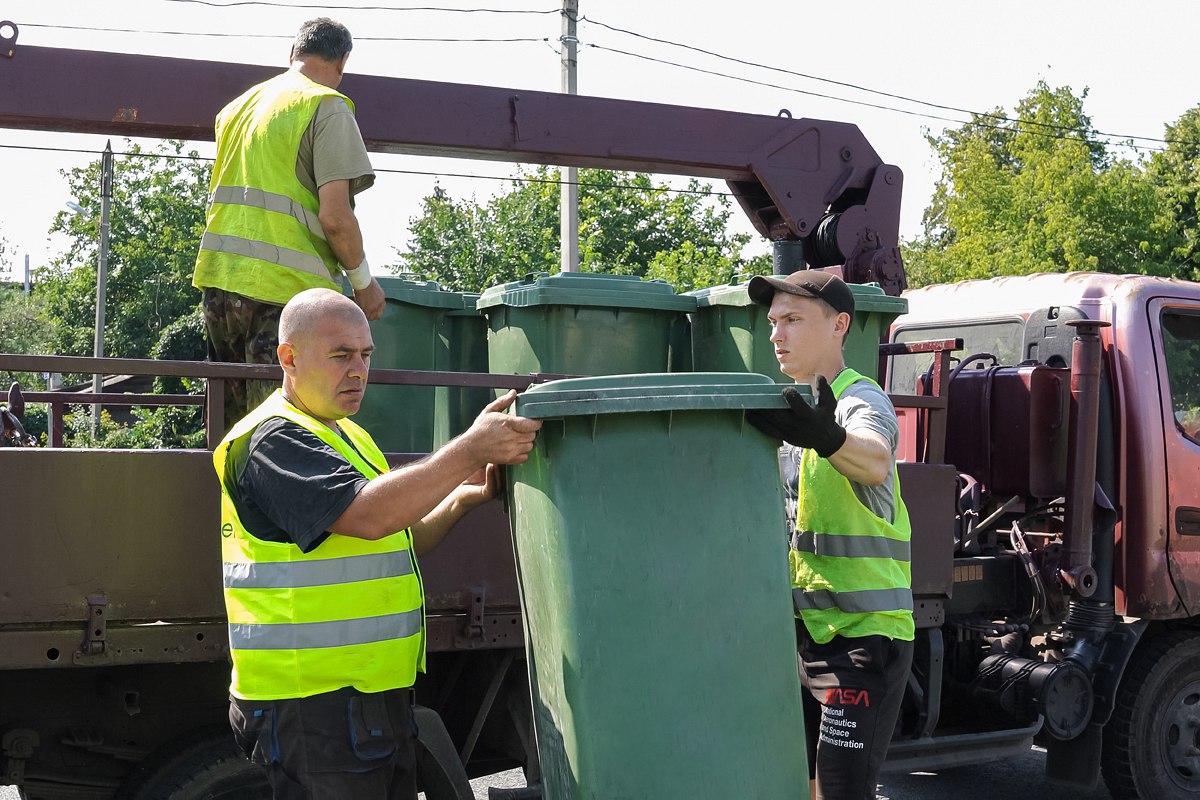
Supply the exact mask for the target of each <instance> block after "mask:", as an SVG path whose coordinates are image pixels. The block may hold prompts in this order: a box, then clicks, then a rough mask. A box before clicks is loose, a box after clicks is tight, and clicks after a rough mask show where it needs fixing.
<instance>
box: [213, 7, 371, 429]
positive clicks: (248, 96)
mask: <svg viewBox="0 0 1200 800" xmlns="http://www.w3.org/2000/svg"><path fill="white" fill-rule="evenodd" d="M352 46H353V43H352V42H351V39H350V31H348V30H347V29H346V27H345V26H344V25H342V24H340V23H338V22H334V21H333V20H331V19H327V18H325V17H321V18H318V19H313V20H309V21H308V22H305V23H304V24H303V25H302V26H301V27H300V32H299V33H297V34H296V40H295V43H294V44H293V45H292V51H291V56H290V57H289V63H290V65H291V66H290V68H289V69H288V70H287V72H284V73H283V74H281V75H277V76H276V77H274V78H271V79H270V80H268V81H265V82H264V83H260V84H258V85H257V86H252V87H250V89H248V90H247V91H246V92H245V93H243V94H242V95H241V96H240V97H238V98H236V99H234V100H233V101H232V102H230V103H229V104H228V105H227V106H225V108H223V109H221V112H220V114H218V115H217V122H216V138H217V160H216V164H215V165H214V167H213V172H212V180H211V182H210V184H209V199H208V212H207V218H206V224H205V230H204V235H203V237H202V238H201V240H200V252H199V254H198V255H197V257H196V269H195V273H194V274H193V277H192V284H193V285H194V286H195V287H196V288H197V289H200V290H201V291H203V293H204V297H203V299H202V301H201V302H202V306H203V310H204V323H205V327H206V328H207V329H208V341H209V357H210V359H211V360H213V361H232V362H235V363H246V364H274V363H278V362H277V361H276V356H275V349H276V346H277V344H278V330H279V314H280V312H281V311H282V309H283V305H284V304H285V303H287V301H288V300H290V299H291V298H292V296H293V295H295V294H297V293H298V292H302V291H304V290H305V289H313V288H321V287H323V288H328V289H337V288H339V283H340V280H341V278H340V275H341V274H342V273H343V272H344V273H345V274H346V276H347V277H348V278H349V279H350V285H351V286H352V287H353V288H354V301H355V302H356V303H358V305H359V306H360V307H361V308H362V310H363V312H364V313H365V314H366V315H367V318H368V319H378V318H379V317H380V316H381V315H382V314H383V308H384V296H383V290H382V289H381V288H380V286H379V283H378V282H377V281H376V280H375V279H374V278H372V277H371V270H370V268H369V267H368V265H367V259H366V253H365V252H364V250H363V237H362V231H361V230H360V229H359V225H358V219H357V218H356V217H355V215H354V200H353V197H354V195H356V194H357V193H359V192H361V191H363V190H364V189H367V188H369V187H370V186H371V185H372V184H373V183H374V182H375V172H374V170H372V168H371V162H370V160H369V159H368V157H367V148H366V145H365V144H364V143H363V139H362V134H360V133H359V130H358V124H357V123H356V122H355V120H354V104H353V103H352V102H351V101H350V99H349V98H348V97H346V96H345V95H343V94H340V93H339V92H338V91H337V87H338V86H339V85H340V84H341V82H342V75H343V72H344V70H345V68H346V61H347V59H348V58H349V57H350V49H351V47H352ZM225 387H226V391H225V421H226V427H228V426H229V425H231V424H232V422H234V421H236V420H238V419H239V418H241V416H242V415H243V414H245V413H246V411H248V410H249V409H250V408H252V407H254V406H255V405H257V404H258V403H259V402H261V401H262V400H263V399H264V398H265V397H266V395H267V394H269V393H270V391H271V384H270V383H269V382H265V381H252V382H250V383H249V385H247V383H246V382H243V381H226V382H225Z"/></svg>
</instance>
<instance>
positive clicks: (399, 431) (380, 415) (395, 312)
mask: <svg viewBox="0 0 1200 800" xmlns="http://www.w3.org/2000/svg"><path fill="white" fill-rule="evenodd" d="M377 280H378V281H379V285H380V287H382V289H383V294H384V297H385V298H386V299H387V302H386V304H385V307H384V311H383V316H382V317H380V318H379V319H377V320H375V321H374V322H372V323H371V338H372V339H374V341H375V352H374V353H373V354H372V356H371V367H372V368H374V369H418V370H432V369H437V364H438V352H439V349H441V348H443V347H444V345H443V343H442V341H441V340H440V338H439V332H440V329H441V321H442V318H443V317H444V316H445V315H446V314H447V313H448V312H452V311H455V310H462V308H463V304H464V300H463V297H462V295H461V294H459V293H458V292H451V291H447V290H445V289H443V288H442V287H441V285H440V284H438V283H436V282H435V281H421V280H409V279H406V278H377ZM435 394H436V393H435V389H434V387H432V386H382V385H378V384H376V385H372V386H370V387H368V388H367V393H366V395H365V396H364V397H363V403H362V407H361V408H360V409H359V411H358V413H357V414H355V415H354V421H355V422H357V423H358V424H359V425H362V426H363V427H364V428H366V429H367V431H369V432H370V434H371V436H372V437H373V438H374V439H375V442H376V443H377V444H378V445H379V447H380V449H381V450H383V451H384V452H385V453H428V452H430V451H431V450H432V449H433V445H434V399H435Z"/></svg>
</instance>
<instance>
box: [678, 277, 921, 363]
mask: <svg viewBox="0 0 1200 800" xmlns="http://www.w3.org/2000/svg"><path fill="white" fill-rule="evenodd" d="M849 286H850V291H851V292H852V293H853V294H854V321H853V323H851V327H850V332H849V334H847V336H846V347H845V351H844V353H845V357H846V366H848V367H851V368H853V369H855V370H857V371H858V372H861V373H862V374H863V375H866V376H867V377H868V378H872V379H876V380H877V379H878V377H879V341H880V337H881V335H882V334H883V333H884V331H886V330H887V328H888V326H890V325H891V324H892V321H893V320H894V319H896V317H898V316H900V315H901V314H903V313H905V312H906V311H907V310H908V300H906V299H905V298H903V297H890V296H888V295H886V294H884V293H883V289H881V288H880V287H879V286H878V285H876V284H858V283H852V284H849ZM687 294H689V295H691V296H693V297H695V298H696V305H697V308H696V313H695V314H693V315H692V364H693V369H695V370H697V371H702V372H720V371H729V372H742V371H746V372H757V373H759V374H761V375H768V376H770V377H772V378H774V379H775V381H776V382H778V383H790V382H791V379H790V378H788V377H787V376H786V375H784V374H783V373H781V372H780V371H779V362H777V361H776V360H775V347H774V345H772V344H771V326H770V324H769V323H768V322H767V309H766V308H765V307H763V306H760V305H758V304H756V303H755V302H754V301H753V300H751V299H750V296H749V294H747V292H746V284H745V283H731V284H728V285H725V286H713V287H710V288H707V289H697V290H696V291H694V292H688V293H687Z"/></svg>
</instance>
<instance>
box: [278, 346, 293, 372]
mask: <svg viewBox="0 0 1200 800" xmlns="http://www.w3.org/2000/svg"><path fill="white" fill-rule="evenodd" d="M275 355H277V356H279V366H281V367H283V371H284V372H291V371H292V370H294V369H295V368H296V348H294V347H292V343H291V342H280V343H279V347H277V348H275Z"/></svg>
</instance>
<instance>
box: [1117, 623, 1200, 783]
mask: <svg viewBox="0 0 1200 800" xmlns="http://www.w3.org/2000/svg"><path fill="white" fill-rule="evenodd" d="M1101 764H1102V771H1103V774H1104V782H1105V784H1106V785H1107V786H1108V790H1109V791H1110V792H1111V793H1112V795H1113V797H1114V798H1116V800H1127V799H1128V800H1134V798H1149V799H1150V800H1184V798H1196V797H1200V634H1196V633H1191V632H1186V631H1178V632H1175V633H1167V634H1163V635H1161V636H1158V637H1156V638H1154V639H1151V640H1150V641H1149V642H1147V644H1146V647H1145V648H1143V649H1141V650H1139V652H1137V653H1135V654H1134V656H1133V658H1132V659H1130V662H1129V666H1128V667H1126V669H1125V674H1124V677H1123V678H1122V679H1121V686H1120V689H1118V691H1117V703H1116V708H1115V709H1114V710H1113V715H1112V719H1110V720H1109V722H1108V725H1106V726H1105V728H1104V757H1103V759H1102V761H1101Z"/></svg>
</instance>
